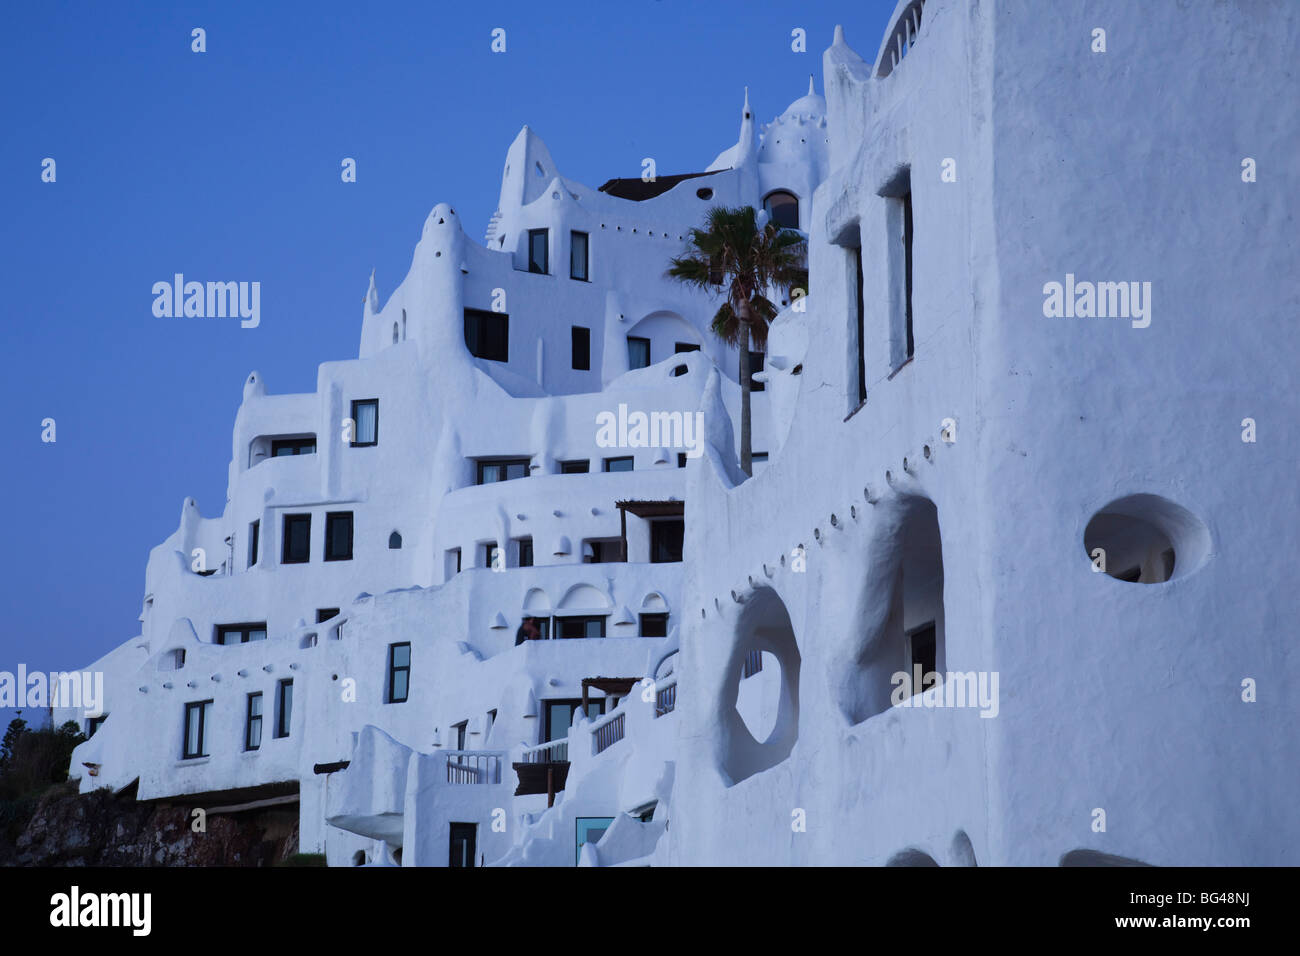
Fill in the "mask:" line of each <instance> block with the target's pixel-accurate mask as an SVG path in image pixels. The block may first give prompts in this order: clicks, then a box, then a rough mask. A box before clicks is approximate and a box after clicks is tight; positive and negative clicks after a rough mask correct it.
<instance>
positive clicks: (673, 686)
mask: <svg viewBox="0 0 1300 956" xmlns="http://www.w3.org/2000/svg"><path fill="white" fill-rule="evenodd" d="M676 706H677V681H676V680H672V681H670V682H668V683H665V684H660V685H659V686H658V687H657V688H655V716H656V717H662V716H663V715H664V714H671V713H672V712H673V709H674V708H675V707H676Z"/></svg>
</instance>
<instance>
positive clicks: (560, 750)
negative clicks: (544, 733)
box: [522, 737, 569, 763]
mask: <svg viewBox="0 0 1300 956" xmlns="http://www.w3.org/2000/svg"><path fill="white" fill-rule="evenodd" d="M568 760H569V739H568V738H567V737H561V738H560V739H559V740H548V741H547V742H546V743H544V744H538V745H537V746H536V747H528V748H526V749H525V750H524V753H523V761H522V762H523V763H567V762H568Z"/></svg>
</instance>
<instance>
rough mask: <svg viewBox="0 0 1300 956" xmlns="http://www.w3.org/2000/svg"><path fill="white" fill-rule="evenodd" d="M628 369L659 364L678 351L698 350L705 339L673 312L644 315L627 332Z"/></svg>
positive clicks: (664, 311) (663, 310) (661, 311)
mask: <svg viewBox="0 0 1300 956" xmlns="http://www.w3.org/2000/svg"><path fill="white" fill-rule="evenodd" d="M627 340H628V368H643V367H645V366H648V365H654V364H655V363H656V362H662V361H664V360H665V359H667V358H668V357H670V356H672V355H675V354H676V353H678V352H685V351H697V350H698V349H700V348H701V347H702V346H703V345H704V336H703V335H702V334H701V333H700V331H699V330H698V329H697V328H696V327H695V326H693V325H692V324H691V323H690V322H688V321H687V320H686V319H684V318H683V317H682V316H681V315H679V314H678V313H676V312H672V311H669V310H666V309H662V310H659V311H657V312H651V313H649V314H648V315H645V316H643V317H642V318H641V319H639V320H638V321H637V322H636V323H634V324H633V325H632V327H631V328H629V329H628V330H627Z"/></svg>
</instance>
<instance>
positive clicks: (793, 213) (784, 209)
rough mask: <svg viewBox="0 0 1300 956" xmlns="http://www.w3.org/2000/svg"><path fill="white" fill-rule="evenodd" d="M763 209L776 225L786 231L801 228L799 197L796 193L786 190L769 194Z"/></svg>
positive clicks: (764, 201)
mask: <svg viewBox="0 0 1300 956" xmlns="http://www.w3.org/2000/svg"><path fill="white" fill-rule="evenodd" d="M763 209H764V211H766V212H767V215H768V218H769V219H770V220H771V221H772V222H774V223H775V224H776V225H778V226H783V227H784V228H786V229H798V228H799V197H797V196H796V195H795V194H794V193H791V192H786V191H785V190H784V189H778V190H777V191H776V192H772V193H768V194H767V198H766V199H764V200H763Z"/></svg>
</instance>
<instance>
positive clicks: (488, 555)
mask: <svg viewBox="0 0 1300 956" xmlns="http://www.w3.org/2000/svg"><path fill="white" fill-rule="evenodd" d="M496 560H497V545H496V542H495V541H489V542H488V543H487V544H485V545H483V567H485V568H495V562H496Z"/></svg>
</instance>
